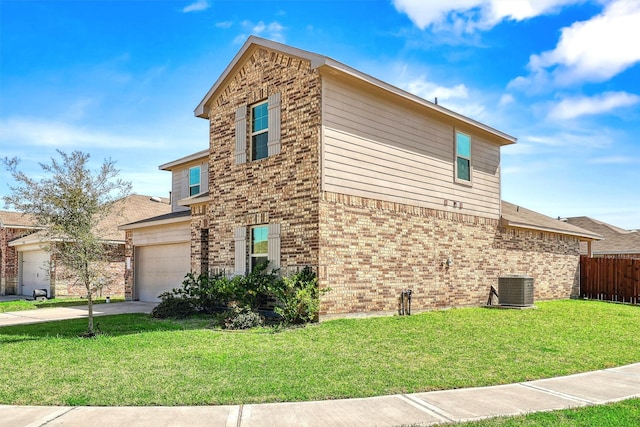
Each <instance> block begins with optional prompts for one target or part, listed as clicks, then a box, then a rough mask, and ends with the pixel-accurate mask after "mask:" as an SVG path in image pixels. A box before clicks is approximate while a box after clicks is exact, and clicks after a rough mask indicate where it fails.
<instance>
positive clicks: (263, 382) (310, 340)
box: [0, 300, 640, 405]
mask: <svg viewBox="0 0 640 427" xmlns="http://www.w3.org/2000/svg"><path fill="white" fill-rule="evenodd" d="M537 306H538V309H531V310H499V309H493V310H492V309H484V308H472V309H455V310H447V311H437V312H430V313H425V314H420V315H413V316H405V317H380V318H370V319H343V320H334V321H330V322H324V323H322V324H319V325H313V326H309V327H306V328H297V329H289V330H283V331H280V332H275V331H273V330H271V329H256V330H252V331H249V332H226V331H219V330H212V329H208V328H207V324H208V320H206V319H197V320H190V321H181V322H178V321H167V320H154V319H151V318H149V317H148V316H146V315H121V316H105V317H99V318H97V319H96V321H97V323H98V327H99V328H100V329H101V330H102V331H103V332H104V334H103V335H100V336H99V337H98V338H96V339H82V338H77V336H78V335H79V334H82V333H83V332H85V330H86V319H79V320H69V321H62V322H53V323H41V324H34V325H25V326H12V327H5V328H0V348H1V353H2V357H3V362H4V365H5V367H7V368H8V367H9V366H10V368H9V369H3V370H1V371H0V404H47V405H54V404H61V405H207V404H237V403H255V402H277V401H301V400H314V399H332V398H349V397H365V396H374V395H383V394H393V393H411V392H418V391H428V390H437V389H450V388H459V387H473V386H486V385H494V384H504V383H513V382H519V381H526V380H533V379H537V378H544V377H552V376H558V375H567V374H571V373H576V372H584V371H590V370H596V369H602V368H607V367H612V366H618V365H624V364H629V363H633V362H638V361H640V335H638V333H637V331H638V328H639V326H640V307H635V306H626V305H618V304H607V303H601V302H592V301H575V300H574V301H557V302H541V303H538V304H537Z"/></svg>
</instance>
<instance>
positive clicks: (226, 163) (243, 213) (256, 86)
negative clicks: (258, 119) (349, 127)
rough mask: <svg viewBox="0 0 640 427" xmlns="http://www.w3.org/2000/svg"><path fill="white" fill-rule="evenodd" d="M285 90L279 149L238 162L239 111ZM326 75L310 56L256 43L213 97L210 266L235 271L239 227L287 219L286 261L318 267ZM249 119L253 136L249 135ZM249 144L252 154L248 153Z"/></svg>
mask: <svg viewBox="0 0 640 427" xmlns="http://www.w3.org/2000/svg"><path fill="white" fill-rule="evenodd" d="M276 92H279V93H280V95H281V135H282V140H281V141H282V148H281V153H280V154H277V155H274V156H269V157H267V158H265V159H261V160H258V161H247V163H244V164H239V165H235V164H234V150H235V111H236V109H237V108H238V107H239V106H241V105H243V104H248V105H251V104H253V103H256V102H260V101H262V100H265V99H266V98H267V97H268V96H269V95H270V94H273V93H276ZM320 102H321V93H320V79H319V76H318V75H317V72H316V71H315V70H312V69H311V67H310V63H309V62H308V61H302V60H300V59H297V58H293V57H288V56H286V55H283V54H281V53H278V52H272V51H268V50H265V49H263V48H259V49H256V50H255V51H254V52H253V53H252V54H251V55H250V56H248V57H247V59H246V61H245V62H244V63H241V64H238V69H237V73H236V74H235V75H234V76H233V77H232V78H230V79H229V81H228V83H227V86H226V87H222V88H221V89H220V92H219V94H218V96H217V98H216V99H214V100H213V104H212V105H213V106H212V108H211V111H210V114H209V118H210V152H211V155H210V164H209V189H210V200H211V202H210V203H209V207H208V217H209V266H210V269H211V270H212V271H217V270H220V269H225V270H227V271H234V270H233V268H234V251H235V242H234V229H235V228H236V227H243V226H246V227H248V226H252V225H259V224H267V223H280V224H281V265H282V266H283V267H286V266H288V265H304V264H312V265H317V259H318V250H319V248H318V198H319V174H320V172H319V146H318V143H319V138H320ZM249 122H250V120H247V135H250V132H249V126H250V123H249ZM249 147H250V144H247V158H248V159H249V158H250V156H249V154H250V153H249Z"/></svg>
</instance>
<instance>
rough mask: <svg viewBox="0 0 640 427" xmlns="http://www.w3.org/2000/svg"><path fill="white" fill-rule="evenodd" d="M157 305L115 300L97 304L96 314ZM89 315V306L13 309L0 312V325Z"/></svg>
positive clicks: (143, 309) (144, 309)
mask: <svg viewBox="0 0 640 427" xmlns="http://www.w3.org/2000/svg"><path fill="white" fill-rule="evenodd" d="M156 305H157V303H153V302H139V301H127V302H114V303H110V304H95V305H94V306H93V315H94V316H106V315H109V314H125V313H150V312H151V310H153V308H154V307H155V306H156ZM88 315H89V312H88V309H87V306H73V307H53V308H40V309H36V310H24V311H11V312H7V313H0V327H2V326H11V325H26V324H29V323H40V322H51V321H54V320H65V319H79V318H82V317H87V316H88Z"/></svg>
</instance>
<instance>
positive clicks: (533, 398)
mask: <svg viewBox="0 0 640 427" xmlns="http://www.w3.org/2000/svg"><path fill="white" fill-rule="evenodd" d="M639 396H640V363H638V364H634V365H629V366H623V367H620V368H612V369H606V370H602V371H595V372H588V373H584V374H577V375H570V376H566V377H559V378H551V379H545V380H537V381H530V382H523V383H518V384H509V385H501V386H494V387H480V388H470V389H458V390H445V391H434V392H428V393H414V394H397V395H391V396H380V397H371V398H366V399H346V400H326V401H317V402H298V403H267V404H252V405H229V406H196V407H184V406H181V407H36V406H0V419H1V420H2V425H3V426H5V427H18V426H20V427H22V426H30V427H35V426H44V425H46V426H47V427H49V426H62V425H64V426H67V427H75V426H91V427H111V426H122V425H127V427H142V426H154V427H162V426H167V427H168V426H196V427H197V426H228V427H232V426H233V427H237V426H240V427H250V426H309V427H315V426H323V427H324V426H356V427H357V426H399V425H414V424H416V425H437V424H443V423H451V422H462V421H471V420H479V419H483V418H489V417H495V416H500V415H520V414H527V413H531V412H539V411H551V410H556V409H565V408H574V407H579V406H586V405H595V404H603V403H607V402H614V401H618V400H624V399H629V398H632V397H639Z"/></svg>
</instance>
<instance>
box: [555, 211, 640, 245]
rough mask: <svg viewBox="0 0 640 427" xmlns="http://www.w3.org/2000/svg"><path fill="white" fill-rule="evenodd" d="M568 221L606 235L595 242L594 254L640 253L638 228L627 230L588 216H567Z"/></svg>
mask: <svg viewBox="0 0 640 427" xmlns="http://www.w3.org/2000/svg"><path fill="white" fill-rule="evenodd" d="M566 221H567V222H568V223H569V224H573V225H576V226H578V227H582V228H584V229H587V230H590V231H592V232H594V233H598V234H601V235H602V236H603V237H604V239H603V240H601V241H599V242H595V243H594V244H593V246H592V251H593V253H594V254H599V255H610V254H640V232H639V231H637V230H625V229H622V228H619V227H616V226H615V225H611V224H607V223H606V222H602V221H598V220H597V219H593V218H589V217H587V216H578V217H572V218H567V219H566Z"/></svg>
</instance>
